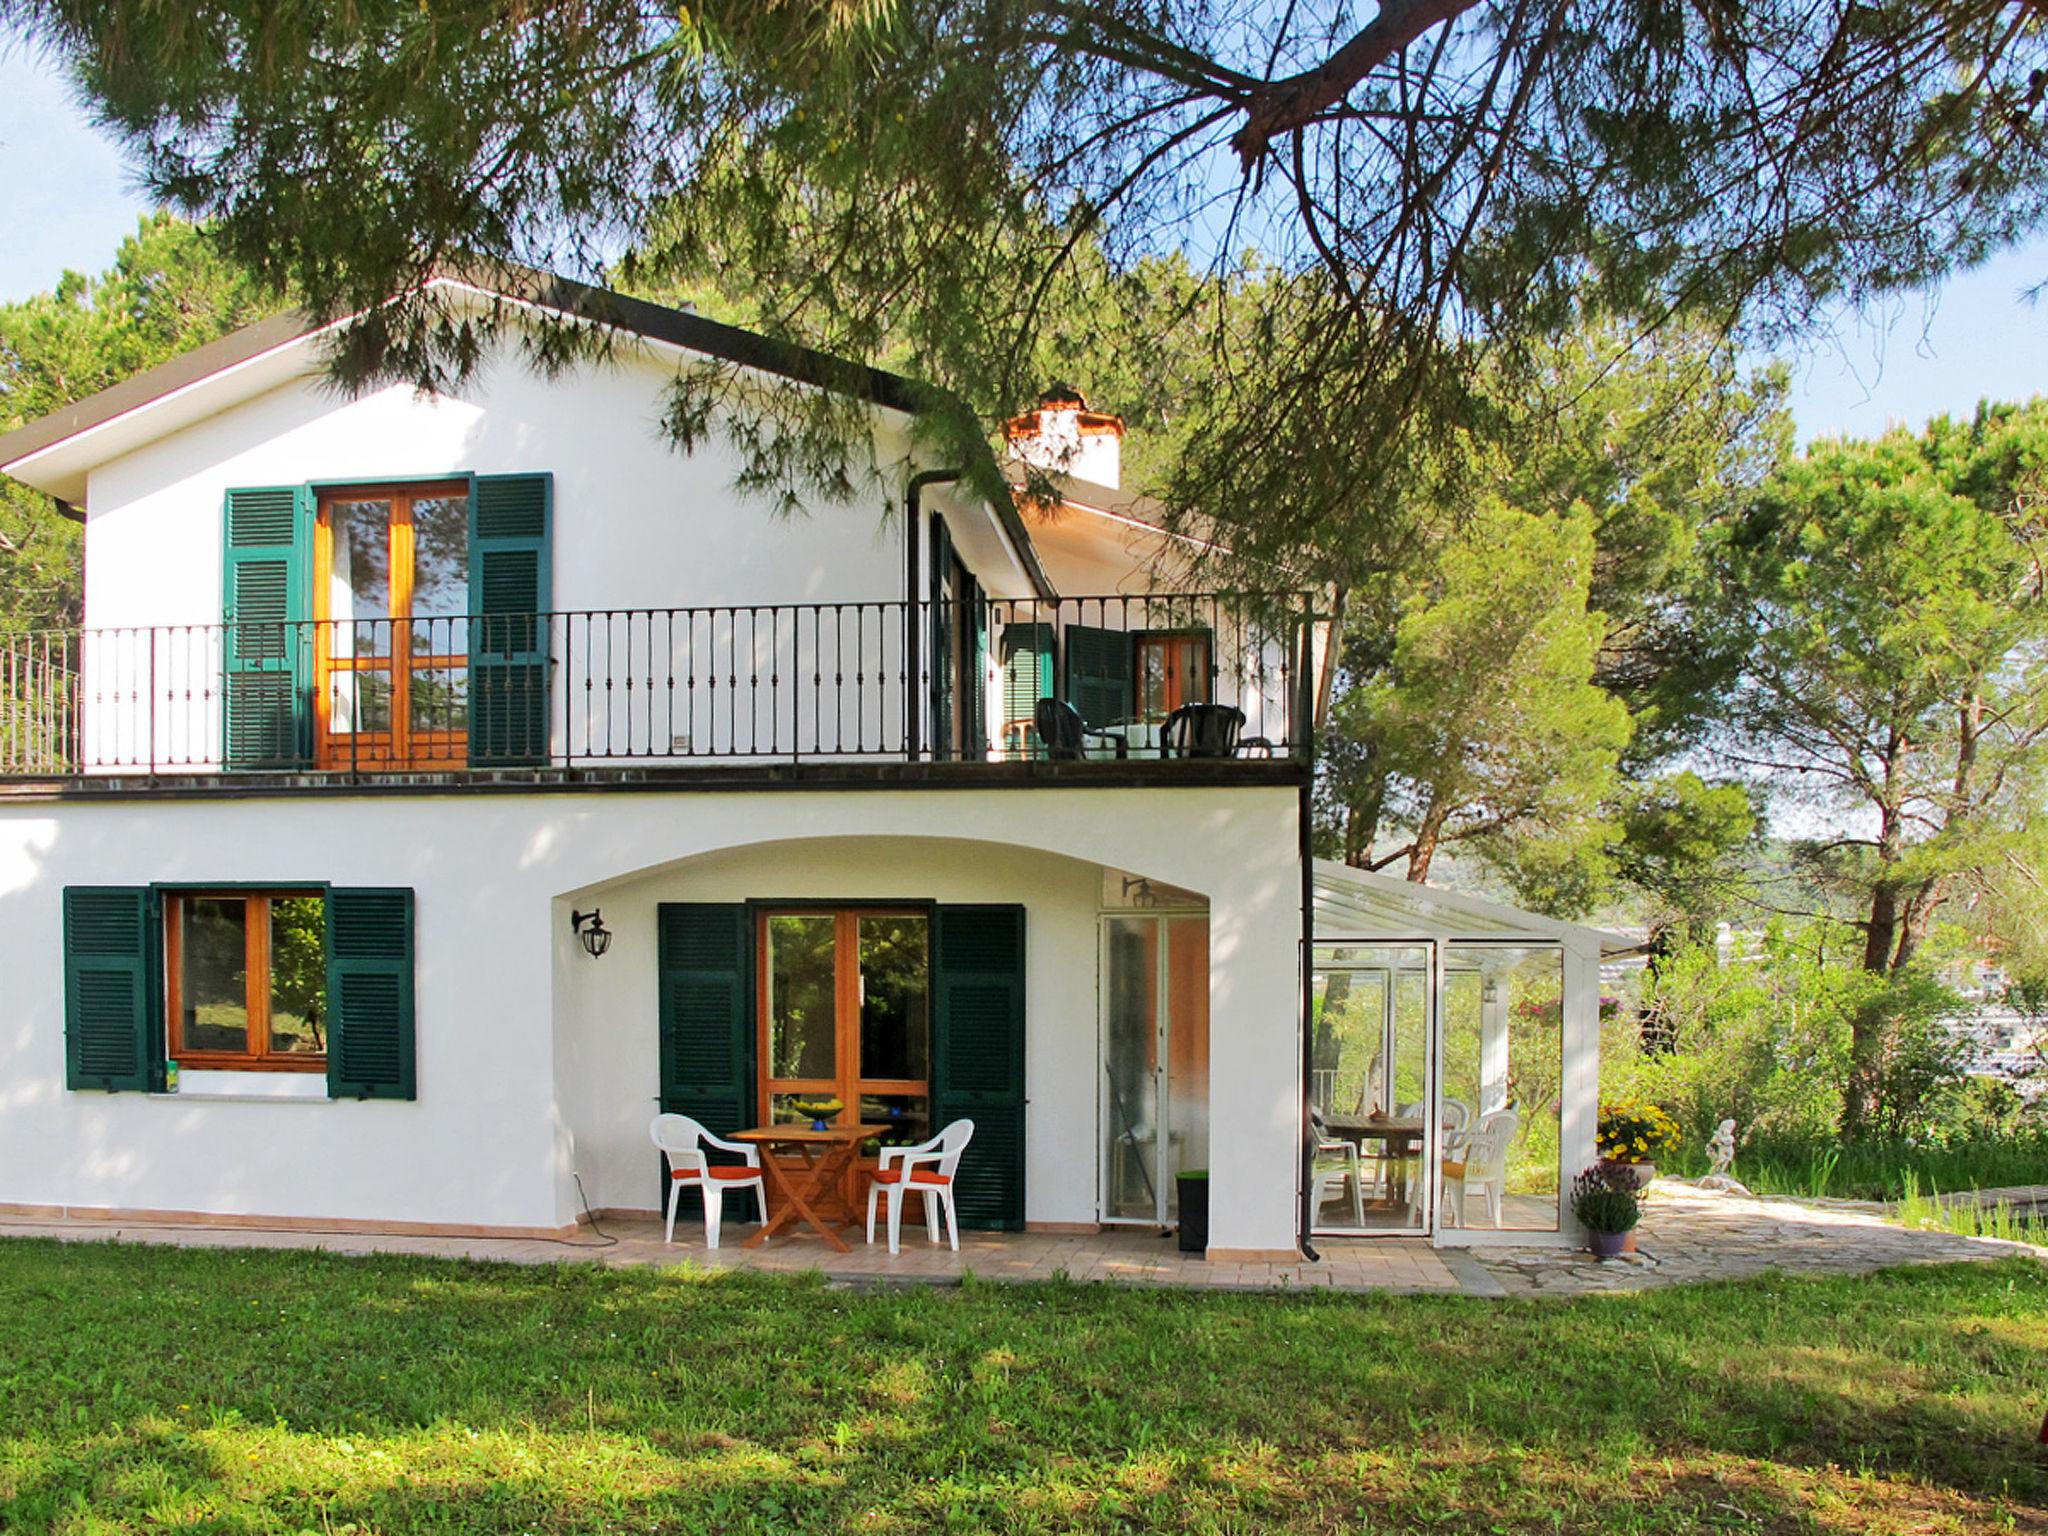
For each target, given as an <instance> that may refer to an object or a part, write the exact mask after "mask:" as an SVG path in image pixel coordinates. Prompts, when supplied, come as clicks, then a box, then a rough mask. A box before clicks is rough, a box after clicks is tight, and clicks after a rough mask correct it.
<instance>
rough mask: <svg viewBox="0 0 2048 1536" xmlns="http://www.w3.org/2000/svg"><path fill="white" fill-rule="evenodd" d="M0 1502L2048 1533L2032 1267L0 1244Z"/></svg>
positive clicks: (1223, 1526) (572, 1516) (431, 1521)
mask: <svg viewBox="0 0 2048 1536" xmlns="http://www.w3.org/2000/svg"><path fill="white" fill-rule="evenodd" d="M0 1317H4V1319H5V1326H6V1334H5V1345H4V1347H0V1531H5V1532H8V1533H10V1536H13V1533H26V1532H42V1531H63V1532H68V1533H69V1532H75V1533H86V1532H99V1531H145V1530H146V1531H152V1532H154V1531H191V1532H238V1533H239V1532H286V1533H297V1532H302V1531H304V1532H314V1533H318V1536H350V1533H357V1536H361V1533H368V1532H380V1533H381V1532H483V1531H491V1532H526V1531H530V1532H536V1533H539V1532H550V1533H551V1532H564V1531H578V1532H582V1531H590V1532H596V1531H615V1532H639V1533H646V1532H686V1531H687V1532H708V1533H714V1536H738V1533H742V1532H755V1531H760V1532H771V1531H772V1532H784V1531H817V1532H825V1531H831V1532H840V1531H846V1532H868V1531H874V1532H913V1531H914V1532H924V1531H1001V1532H1005V1533H1009V1532H1028V1531H1075V1530H1078V1531H1104V1532H1108V1531H1115V1532H1131V1531H1155V1530H1156V1531H1214V1532H1247V1533H1249V1532H1266V1531H1317V1532H1338V1531H1344V1532H1350V1531H1381V1530H1430V1531H1451V1532H1461V1533H1462V1532H1475V1531H1553V1530H1560V1529H1562V1530H1582V1531H1602V1532H1609V1531H1614V1532H1629V1531H1658V1532H1667V1531H1669V1532H1678V1531H1684V1532H1692V1531H1744V1532H1752V1531H1845V1532H1846V1531H1854V1532H1886V1531H1896V1532H1943V1531H1951V1530H1964V1529H1973V1530H2010V1529H2017V1530H2042V1529H2048V1516H2044V1514H2043V1512H2042V1511H2043V1507H2044V1505H2048V1461H2044V1459H2043V1454H2042V1452H2041V1450H2040V1449H2039V1448H2038V1447H2036V1445H2035V1444H2034V1436H2035V1434H2036V1432H2037V1431H2038V1429H2039V1426H2040V1422H2041V1414H2042V1410H2043V1407H2044V1399H2048V1268H2043V1267H2041V1266H2037V1265H2034V1264H2030V1263H2026V1262H2020V1261H2011V1262H2006V1263H2003V1264H1999V1265H1968V1266H1953V1267H1944V1268H1936V1269H1918V1270H1909V1271H1897V1272H1893V1273H1889V1274H1884V1275H1880V1276H1876V1277H1870V1278H1860V1279H1839V1280H1834V1279H1830V1280H1786V1279H1777V1278H1769V1279H1764V1280H1758V1281H1750V1282H1742V1283H1736V1284H1728V1285H1718V1286H1703V1287H1695V1288H1687V1289H1673V1290H1664V1291H1658V1292H1653V1293H1649V1294H1645V1295H1641V1296H1635V1297H1629V1298H1600V1299H1590V1300H1585V1301H1579V1302H1570V1303H1503V1302H1486V1301H1477V1300H1466V1299H1462V1298H1430V1297H1340V1296H1280V1297H1273V1296H1223V1295H1219V1296H1201V1295H1187V1294H1179V1293H1172V1292H1159V1291H1129V1290H1120V1289H1110V1288H1106V1287H1094V1286H1088V1287H1083V1286H1070V1285H1058V1284H1054V1285H1041V1286H1031V1287H1017V1286H995V1285H987V1284H980V1285H977V1284H969V1285H968V1286H966V1287H964V1288H962V1289H959V1290H953V1291H940V1290H912V1291H879V1292H849V1291H833V1290H828V1289H826V1288H825V1287H824V1286H823V1285H822V1284H820V1283H817V1282H815V1281H804V1280H777V1279H771V1278H766V1277H757V1276H730V1275H728V1276H723V1277H718V1278H709V1279H707V1278H704V1277H702V1276H691V1275H687V1274H682V1273H678V1272H673V1271H670V1272H661V1271H652V1270H636V1271H628V1272H619V1273H607V1272H603V1271H600V1270H596V1269H593V1268H589V1267H582V1266H560V1267H548V1268H517V1267H513V1266H501V1265H481V1264H454V1263H442V1262H436V1261H426V1260H417V1261H415V1260H403V1259H343V1258H336V1257H331V1256H325V1255H320V1254H304V1253H236V1252H205V1251H193V1252H181V1251H179V1250H176V1249H170V1248H159V1247H130V1246H125V1245H101V1244H91V1245H69V1246H65V1245H58V1244H54V1243H45V1242H0Z"/></svg>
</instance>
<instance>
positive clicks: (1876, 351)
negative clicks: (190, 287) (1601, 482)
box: [0, 39, 2048, 440]
mask: <svg viewBox="0 0 2048 1536" xmlns="http://www.w3.org/2000/svg"><path fill="white" fill-rule="evenodd" d="M146 206H147V204H146V201H145V199H143V198H142V197H141V196H140V195H139V194H138V193H137V192H136V190H135V186H134V181H133V178H132V177H131V176H130V175H129V173H128V171H127V170H126V168H125V167H124V165H123V164H122V161H121V157H120V156H119V154H117V153H116V152H115V150H114V148H113V147H112V146H111V145H110V144H108V143H107V142H106V141H105V140H104V139H102V138H101V137H99V135H98V134H97V133H96V132H95V131H94V130H93V128H92V126H91V125H90V123H89V122H88V121H87V119H86V117H85V114H84V113H83V112H81V111H80V110H79V108H78V106H77V103H76V102H75V101H74V99H73V98H72V95H71V93H70V91H69V90H68V89H67V88H66V87H65V86H64V85H63V84H61V83H60V82H59V81H58V80H57V79H55V78H54V77H53V76H52V75H51V73H50V72H49V71H48V70H47V69H46V68H45V67H44V66H43V65H42V64H41V62H40V61H39V60H36V59H34V58H31V57H28V56H26V55H25V54H24V53H23V52H22V50H21V49H20V48H19V47H18V46H17V45H13V44H10V43H8V42H6V41H5V40H4V39H0V207H4V208H6V209H7V210H8V213H9V219H8V221H7V222H8V229H7V233H6V235H5V237H4V238H0V301H6V300H11V299H21V298H26V297H27V296H28V295H30V294H33V293H37V292H40V291H43V290H46V289H48V288H50V287H52V286H53V285H54V284H55V283H56V281H57V277H58V275H59V274H60V273H61V272H63V271H64V270H65V269H66V268H78V269H81V270H85V271H97V270H98V269H99V268H101V267H104V266H105V265H106V264H107V262H108V260H109V259H110V258H111V257H112V255H113V253H114V248H115V247H116V246H117V245H118V244H119V243H120V240H121V237H122V236H123V235H124V234H126V233H127V232H128V231H129V230H130V229H131V228H133V227H134V223H135V219H136V217H137V215H138V214H140V213H141V212H142V211H143V210H144V208H145V207H146ZM2038 283H2048V237H2042V238H2039V239H2037V240H2035V241H2034V242H2033V243H2032V244H2030V245H2027V246H2024V247H2021V248H2019V249H2017V250H2014V251H2011V252H2008V253H2007V254H2006V255H2004V256H2001V257H1999V258H1998V259H1997V260H1995V261H1992V262H1991V263H1989V264H1987V265H1986V266H1984V267H1981V268H1979V269H1978V270H1977V271H1975V272H1971V273H1968V274H1966V275H1965V276H1963V277H1960V278H1957V279H1955V280H1953V281H1952V282H1950V283H1949V284H1948V285H1947V286H1946V287H1945V288H1944V289H1943V291H1941V292H1940V293H1936V294H1924V295H1916V296H1914V297H1912V298H1908V299H1902V300H1898V301H1895V302H1894V303H1892V304H1891V305H1889V306H1888V307H1887V308H1886V309H1885V310H1884V311H1883V312H1882V313H1879V314H1875V315H1867V316H1856V315H1845V316H1841V317H1838V318H1837V320H1836V321H1835V323H1834V324H1833V326H1832V327H1831V334H1828V335H1826V336H1816V337H1815V338H1813V339H1812V340H1811V341H1810V342H1809V343H1808V345H1807V346H1806V348H1805V349H1804V350H1803V352H1802V353H1801V354H1800V355H1797V356H1795V357H1793V358H1792V359H1791V361H1792V364H1793V395H1792V409H1793V415H1794V418H1795V419H1796V421H1797V422H1798V427H1799V435H1800V437H1801V439H1802V440H1804V439H1810V438H1812V437H1815V436H1818V435H1820V434H1822V433H1828V432H1842V433H1851V434H1856V435H1868V434H1873V433H1876V432H1879V431H1882V430H1883V429H1884V427H1885V425H1886V424H1887V423H1888V422H1891V421H1899V420H1903V421H1907V422H1910V423H1913V424H1916V425H1917V424H1918V423H1919V422H1921V421H1923V420H1925V419H1926V418H1927V417H1929V416H1932V415H1935V414H1937V413H1938V412H1941V411H1948V412H1951V413H1956V414H1961V413H1966V412H1968V411H1969V410H1971V409H1972V408H1973V407H1974V406H1975V405H1976V403H1977V401H1978V400H1979V399H1980V398H1983V397H1986V396H1989V397H1991V398H1993V399H2022V398H2025V397H2027V396H2029V395H2034V394H2039V393H2043V392H2048V300H2044V301H2043V302H2042V303H2039V304H2033V303H2029V302H2027V301H2026V299H2025V297H2024V294H2025V291H2026V290H2027V289H2029V288H2030V287H2032V286H2034V285H2035V284H2038Z"/></svg>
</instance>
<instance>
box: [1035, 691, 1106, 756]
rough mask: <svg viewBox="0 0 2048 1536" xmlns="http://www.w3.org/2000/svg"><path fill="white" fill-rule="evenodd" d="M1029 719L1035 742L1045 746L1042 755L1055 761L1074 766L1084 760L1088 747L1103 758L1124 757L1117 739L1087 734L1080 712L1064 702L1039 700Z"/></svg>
mask: <svg viewBox="0 0 2048 1536" xmlns="http://www.w3.org/2000/svg"><path fill="white" fill-rule="evenodd" d="M1032 719H1033V721H1034V723H1035V724H1036V725H1037V726H1038V739H1039V740H1040V741H1041V742H1043V743H1044V744H1045V755H1046V756H1047V757H1050V758H1052V759H1054V760H1055V761H1065V762H1074V761H1076V760H1078V759H1080V758H1083V757H1086V756H1088V748H1089V747H1091V746H1093V747H1097V748H1099V749H1102V752H1103V755H1106V756H1110V757H1122V756H1123V755H1124V740H1123V738H1122V737H1121V736H1112V735H1110V734H1108V733H1107V732H1103V731H1091V730H1089V729H1088V725H1087V722H1086V721H1084V720H1083V719H1082V718H1081V711H1079V710H1078V709H1076V708H1074V706H1073V705H1071V704H1069V703H1068V702H1067V701H1066V700H1065V699H1040V700H1039V701H1038V707H1037V709H1036V710H1035V711H1034V712H1033V715H1032Z"/></svg>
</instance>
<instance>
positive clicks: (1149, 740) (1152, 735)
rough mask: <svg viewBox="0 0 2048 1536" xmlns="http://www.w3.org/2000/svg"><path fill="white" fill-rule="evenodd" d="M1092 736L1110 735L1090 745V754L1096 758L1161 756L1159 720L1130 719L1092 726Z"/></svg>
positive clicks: (1089, 732) (1090, 732)
mask: <svg viewBox="0 0 2048 1536" xmlns="http://www.w3.org/2000/svg"><path fill="white" fill-rule="evenodd" d="M1088 734H1089V735H1090V736H1092V737H1105V736H1106V737H1108V738H1109V740H1108V741H1106V742H1096V743H1093V744H1091V745H1090V746H1089V748H1088V755H1089V756H1090V757H1095V758H1127V757H1157V756H1159V734H1160V727H1159V725H1158V723H1157V722H1153V723H1151V724H1147V723H1146V722H1145V721H1142V720H1129V721H1126V722H1125V723H1124V724H1122V725H1104V726H1095V727H1091V728H1090V729H1089V731H1088Z"/></svg>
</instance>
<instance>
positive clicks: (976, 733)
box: [964, 577, 988, 758]
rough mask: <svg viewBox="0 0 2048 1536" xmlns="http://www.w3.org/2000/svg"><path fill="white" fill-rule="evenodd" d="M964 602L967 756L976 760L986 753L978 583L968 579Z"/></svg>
mask: <svg viewBox="0 0 2048 1536" xmlns="http://www.w3.org/2000/svg"><path fill="white" fill-rule="evenodd" d="M965 601H966V603H967V623H968V626H969V628H970V630H971V631H972V633H973V636H974V643H973V644H972V645H970V646H969V647H968V648H967V651H968V665H969V666H971V667H973V668H974V675H973V676H972V677H970V678H969V679H968V680H967V730H966V732H965V733H964V735H965V739H966V743H967V755H968V756H969V757H970V758H974V757H980V756H982V755H983V754H984V753H985V752H987V751H988V603H987V595H986V594H985V593H984V592H983V591H982V590H981V583H980V582H978V581H975V580H974V579H973V578H971V577H970V578H969V579H968V582H967V592H966V597H965Z"/></svg>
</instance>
